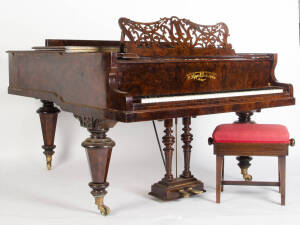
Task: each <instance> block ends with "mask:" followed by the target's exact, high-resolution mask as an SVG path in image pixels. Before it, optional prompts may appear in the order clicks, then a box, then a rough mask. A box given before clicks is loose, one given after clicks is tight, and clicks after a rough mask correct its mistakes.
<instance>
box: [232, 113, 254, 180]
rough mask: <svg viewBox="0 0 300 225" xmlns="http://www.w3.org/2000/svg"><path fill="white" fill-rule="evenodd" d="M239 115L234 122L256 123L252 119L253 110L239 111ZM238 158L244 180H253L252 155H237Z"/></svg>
mask: <svg viewBox="0 0 300 225" xmlns="http://www.w3.org/2000/svg"><path fill="white" fill-rule="evenodd" d="M236 114H237V115H238V117H239V118H238V121H235V122H234V123H255V122H254V121H252V120H251V116H252V115H253V112H251V111H248V112H237V113H236ZM236 159H237V160H238V161H239V163H238V166H239V167H240V168H241V174H242V175H243V178H244V180H246V181H251V180H252V176H251V175H250V174H248V168H249V167H250V166H251V164H250V161H251V160H252V157H250V156H239V157H236Z"/></svg>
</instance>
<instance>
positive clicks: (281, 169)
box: [278, 156, 286, 205]
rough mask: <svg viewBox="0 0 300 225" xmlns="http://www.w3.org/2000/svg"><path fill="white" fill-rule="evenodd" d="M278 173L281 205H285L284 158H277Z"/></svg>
mask: <svg viewBox="0 0 300 225" xmlns="http://www.w3.org/2000/svg"><path fill="white" fill-rule="evenodd" d="M278 161H279V173H280V193H281V205H285V168H286V164H285V156H279V157H278Z"/></svg>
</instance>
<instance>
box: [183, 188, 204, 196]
mask: <svg viewBox="0 0 300 225" xmlns="http://www.w3.org/2000/svg"><path fill="white" fill-rule="evenodd" d="M187 191H188V192H190V193H192V194H194V195H199V194H202V193H204V191H200V190H195V189H193V188H191V187H190V188H188V189H187Z"/></svg>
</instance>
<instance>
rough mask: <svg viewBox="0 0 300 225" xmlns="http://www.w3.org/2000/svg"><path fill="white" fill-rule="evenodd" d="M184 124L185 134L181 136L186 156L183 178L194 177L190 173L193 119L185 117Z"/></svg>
mask: <svg viewBox="0 0 300 225" xmlns="http://www.w3.org/2000/svg"><path fill="white" fill-rule="evenodd" d="M182 124H183V128H182V130H183V133H182V135H181V140H182V142H183V143H184V145H183V146H182V148H183V154H184V170H183V172H182V174H181V177H185V178H188V177H192V173H191V171H190V161H191V150H192V145H191V142H192V141H193V135H192V134H191V132H190V131H191V130H192V129H191V128H190V126H191V117H184V118H182Z"/></svg>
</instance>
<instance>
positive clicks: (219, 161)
mask: <svg viewBox="0 0 300 225" xmlns="http://www.w3.org/2000/svg"><path fill="white" fill-rule="evenodd" d="M223 160H224V156H219V155H217V157H216V172H217V174H216V203H220V200H221V184H222V183H221V182H222V164H223Z"/></svg>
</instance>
